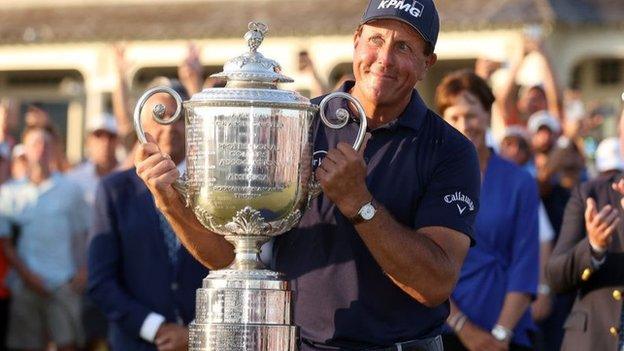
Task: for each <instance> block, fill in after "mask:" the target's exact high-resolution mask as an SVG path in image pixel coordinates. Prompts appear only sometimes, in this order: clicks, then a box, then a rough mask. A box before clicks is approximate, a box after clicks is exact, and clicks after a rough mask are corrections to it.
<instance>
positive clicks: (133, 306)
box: [88, 86, 208, 351]
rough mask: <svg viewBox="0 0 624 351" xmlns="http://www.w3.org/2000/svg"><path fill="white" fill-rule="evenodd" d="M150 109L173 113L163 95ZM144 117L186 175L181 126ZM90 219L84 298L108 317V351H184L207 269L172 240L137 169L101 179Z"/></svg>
mask: <svg viewBox="0 0 624 351" xmlns="http://www.w3.org/2000/svg"><path fill="white" fill-rule="evenodd" d="M172 87H174V88H175V86H172ZM150 103H151V104H156V103H162V104H165V106H167V111H174V110H175V105H173V103H174V102H173V100H172V99H171V98H169V97H166V96H161V95H156V96H154V97H153V98H152V99H151V100H150ZM148 104H149V103H148ZM145 110H146V111H151V108H146V109H145ZM146 117H148V116H147V114H146V116H144V118H143V123H144V124H143V125H144V129H145V130H146V131H147V132H148V133H149V134H150V136H149V139H150V140H152V142H157V143H158V144H159V146H160V147H161V150H162V151H163V152H164V153H166V154H168V155H169V156H170V157H171V159H172V160H173V161H174V162H175V163H176V164H177V165H178V167H180V168H183V167H184V166H183V164H184V122H183V121H178V122H176V123H174V124H172V125H168V126H163V125H159V124H157V123H155V122H154V121H153V120H152V119H151V118H146ZM93 218H94V219H93V223H92V239H91V244H90V248H89V259H88V264H89V293H90V295H91V297H92V299H93V300H94V301H95V302H96V303H97V304H98V305H99V306H100V307H101V309H102V310H103V311H104V312H105V313H106V315H107V316H108V319H109V322H110V331H109V340H110V343H111V346H112V348H113V350H133V351H134V350H159V351H167V350H172V351H176V350H186V349H187V347H188V345H187V344H188V329H187V327H186V326H187V325H188V323H189V322H190V321H191V320H192V319H193V317H194V315H195V290H196V289H197V288H199V287H200V285H201V280H202V278H204V277H205V276H206V275H207V274H208V270H207V269H206V268H205V267H204V266H202V265H201V264H200V263H198V262H197V261H196V260H195V259H194V258H193V257H192V256H191V255H190V254H189V253H188V251H186V249H185V248H184V247H182V246H181V245H180V244H179V242H177V241H176V238H175V235H174V234H173V232H172V231H171V229H170V227H169V226H168V223H167V222H166V221H165V220H164V219H163V218H164V217H162V216H161V215H160V213H159V212H158V210H157V209H156V207H155V206H154V199H153V198H152V195H151V193H150V192H149V190H148V189H147V187H146V186H145V184H144V183H143V182H142V181H141V179H140V178H139V177H138V176H137V175H136V171H135V170H134V169H131V170H128V171H123V172H118V173H115V174H112V175H110V176H108V177H106V178H104V179H103V180H102V182H101V184H100V186H99V189H98V192H97V195H96V203H95V213H94V216H93Z"/></svg>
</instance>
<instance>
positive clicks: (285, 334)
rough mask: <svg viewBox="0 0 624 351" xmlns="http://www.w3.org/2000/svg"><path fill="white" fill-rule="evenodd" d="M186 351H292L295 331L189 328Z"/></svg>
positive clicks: (211, 326)
mask: <svg viewBox="0 0 624 351" xmlns="http://www.w3.org/2000/svg"><path fill="white" fill-rule="evenodd" d="M189 338H190V340H191V342H190V344H189V351H296V350H297V327H296V326H294V325H261V324H197V323H195V322H193V323H191V324H190V325H189Z"/></svg>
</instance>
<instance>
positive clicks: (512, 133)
mask: <svg viewBox="0 0 624 351" xmlns="http://www.w3.org/2000/svg"><path fill="white" fill-rule="evenodd" d="M507 137H518V138H522V139H525V140H529V132H528V131H527V130H526V128H524V127H522V126H518V125H513V126H509V127H507V128H505V132H504V133H503V139H504V138H507Z"/></svg>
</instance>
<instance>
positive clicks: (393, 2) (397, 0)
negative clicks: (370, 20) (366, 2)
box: [377, 0, 425, 18]
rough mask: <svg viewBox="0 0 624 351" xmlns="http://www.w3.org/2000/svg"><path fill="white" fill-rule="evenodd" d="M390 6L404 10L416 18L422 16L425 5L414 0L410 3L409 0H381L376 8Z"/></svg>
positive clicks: (387, 7)
mask: <svg viewBox="0 0 624 351" xmlns="http://www.w3.org/2000/svg"><path fill="white" fill-rule="evenodd" d="M391 7H394V8H395V9H399V10H402V11H405V12H407V13H409V14H410V15H412V16H414V17H416V18H418V17H420V16H422V13H423V11H424V10H425V5H423V4H421V3H420V2H418V1H416V0H413V1H411V4H410V1H409V0H407V1H405V0H381V1H380V2H379V6H377V9H378V10H383V9H389V8H391Z"/></svg>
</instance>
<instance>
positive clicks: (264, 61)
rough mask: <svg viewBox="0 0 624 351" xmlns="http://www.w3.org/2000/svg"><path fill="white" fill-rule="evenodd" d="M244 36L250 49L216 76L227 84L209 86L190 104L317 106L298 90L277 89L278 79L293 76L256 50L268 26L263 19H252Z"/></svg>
mask: <svg viewBox="0 0 624 351" xmlns="http://www.w3.org/2000/svg"><path fill="white" fill-rule="evenodd" d="M248 28H249V31H248V32H247V33H246V34H245V36H244V38H245V39H246V40H247V46H249V52H246V53H244V54H242V55H240V56H238V57H235V58H233V59H231V60H229V61H227V62H226V63H225V65H224V66H223V72H220V73H217V74H213V75H211V77H213V78H222V79H225V80H226V81H227V83H226V85H225V87H224V88H209V89H204V90H203V91H201V92H199V93H197V94H195V95H193V96H192V97H191V99H190V101H189V103H190V105H202V106H205V105H216V106H241V105H243V106H269V107H285V108H297V109H309V110H315V109H316V106H314V105H312V104H310V100H308V99H307V98H305V97H303V96H301V95H300V94H299V93H297V92H295V91H289V90H281V89H278V87H277V84H278V83H291V82H293V80H292V79H291V78H289V77H287V76H285V75H283V74H282V73H281V67H280V65H279V64H278V63H277V62H276V61H274V60H271V59H268V58H266V57H264V56H263V55H262V54H260V53H259V52H258V51H257V50H258V47H259V46H260V44H261V43H262V41H263V40H264V37H265V35H266V33H267V32H268V27H267V26H266V25H265V24H264V23H260V22H251V23H249V25H248Z"/></svg>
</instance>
